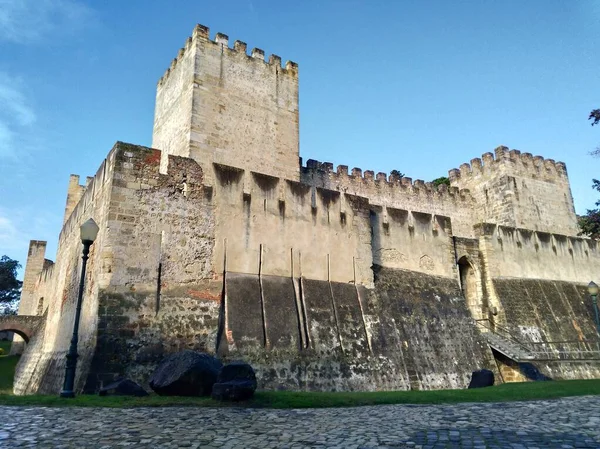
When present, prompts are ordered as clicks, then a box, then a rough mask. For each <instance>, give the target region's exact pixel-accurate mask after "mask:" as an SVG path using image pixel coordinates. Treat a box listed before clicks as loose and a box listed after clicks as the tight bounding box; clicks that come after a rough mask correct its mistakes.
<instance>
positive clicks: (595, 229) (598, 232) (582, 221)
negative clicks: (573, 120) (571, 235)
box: [578, 109, 600, 239]
mask: <svg viewBox="0 0 600 449" xmlns="http://www.w3.org/2000/svg"><path fill="white" fill-rule="evenodd" d="M588 120H593V121H592V126H594V125H597V124H598V123H600V109H594V110H593V111H592V112H590V116H589V117H588ZM591 154H592V156H595V157H599V156H600V147H598V148H596V150H594V151H592V152H591ZM592 181H593V184H592V188H594V189H595V190H597V191H598V192H600V181H599V180H597V179H593V180H592ZM596 206H600V201H596ZM578 223H579V228H580V229H581V232H580V233H579V235H587V236H588V237H591V238H593V239H600V209H598V208H596V209H588V210H587V213H586V214H585V215H582V216H580V217H578Z"/></svg>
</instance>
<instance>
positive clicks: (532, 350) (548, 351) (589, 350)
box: [475, 318, 600, 361]
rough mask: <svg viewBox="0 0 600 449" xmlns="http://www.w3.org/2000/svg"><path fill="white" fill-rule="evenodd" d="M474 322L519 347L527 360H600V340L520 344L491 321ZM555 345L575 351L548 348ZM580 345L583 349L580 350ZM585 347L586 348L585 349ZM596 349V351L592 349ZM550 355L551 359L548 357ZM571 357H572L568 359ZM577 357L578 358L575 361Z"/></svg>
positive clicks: (505, 329)
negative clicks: (564, 346) (525, 354)
mask: <svg viewBox="0 0 600 449" xmlns="http://www.w3.org/2000/svg"><path fill="white" fill-rule="evenodd" d="M486 321H487V322H488V323H489V325H488V326H486V325H485V324H483V323H484V322H486ZM475 322H476V323H477V324H478V325H479V326H481V327H483V328H485V329H487V330H489V331H490V332H492V333H493V334H495V335H498V336H499V337H502V338H505V339H507V340H509V341H510V342H512V343H515V344H517V345H519V346H520V348H521V349H522V350H524V351H526V352H527V353H528V355H529V356H531V357H527V359H537V360H547V361H548V360H565V361H569V360H600V340H564V341H528V342H522V341H520V340H518V339H516V338H515V337H514V336H513V335H512V333H511V332H510V331H509V330H508V329H507V328H504V327H502V326H499V325H497V324H495V323H494V324H493V326H492V323H491V320H490V319H488V318H483V319H476V320H475ZM556 345H569V346H571V345H576V346H577V349H576V350H575V351H568V350H567V351H565V350H562V349H559V348H556V347H554V348H552V347H548V346H556ZM582 345H584V347H583V348H582ZM585 345H587V346H588V347H585ZM594 346H595V347H597V348H598V349H593V348H594ZM540 347H543V349H544V350H539V349H540ZM540 355H543V356H545V358H540V357H539V356H540ZM550 355H552V357H549V356H550ZM583 355H595V356H597V357H596V358H581V356H583ZM569 356H572V357H569ZM577 357H580V358H579V359H577Z"/></svg>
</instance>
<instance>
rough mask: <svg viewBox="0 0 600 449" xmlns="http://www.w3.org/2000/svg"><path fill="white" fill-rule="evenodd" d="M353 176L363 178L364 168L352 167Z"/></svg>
mask: <svg viewBox="0 0 600 449" xmlns="http://www.w3.org/2000/svg"><path fill="white" fill-rule="evenodd" d="M352 177H353V178H362V170H361V169H360V168H358V167H354V168H353V169H352Z"/></svg>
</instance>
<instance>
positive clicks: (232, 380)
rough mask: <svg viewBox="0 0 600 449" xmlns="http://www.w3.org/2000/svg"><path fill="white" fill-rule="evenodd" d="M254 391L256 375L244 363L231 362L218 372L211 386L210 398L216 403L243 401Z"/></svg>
mask: <svg viewBox="0 0 600 449" xmlns="http://www.w3.org/2000/svg"><path fill="white" fill-rule="evenodd" d="M255 391H256V374H255V373H254V369H253V368H252V367H251V366H250V365H249V364H247V363H245V362H232V363H229V364H227V365H225V366H224V367H223V368H222V369H221V371H220V372H219V378H218V379H217V383H215V384H214V386H213V391H212V398H213V399H215V400H217V401H243V400H246V399H250V398H251V397H252V396H253V395H254V392H255Z"/></svg>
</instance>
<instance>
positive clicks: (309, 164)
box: [306, 159, 322, 170]
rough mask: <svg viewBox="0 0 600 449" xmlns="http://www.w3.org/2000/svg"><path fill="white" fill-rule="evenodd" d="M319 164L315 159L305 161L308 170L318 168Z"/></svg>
mask: <svg viewBox="0 0 600 449" xmlns="http://www.w3.org/2000/svg"><path fill="white" fill-rule="evenodd" d="M321 165H322V164H321V162H320V161H317V160H316V159H309V160H307V161H306V168H307V169H309V170H320V169H321Z"/></svg>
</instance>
